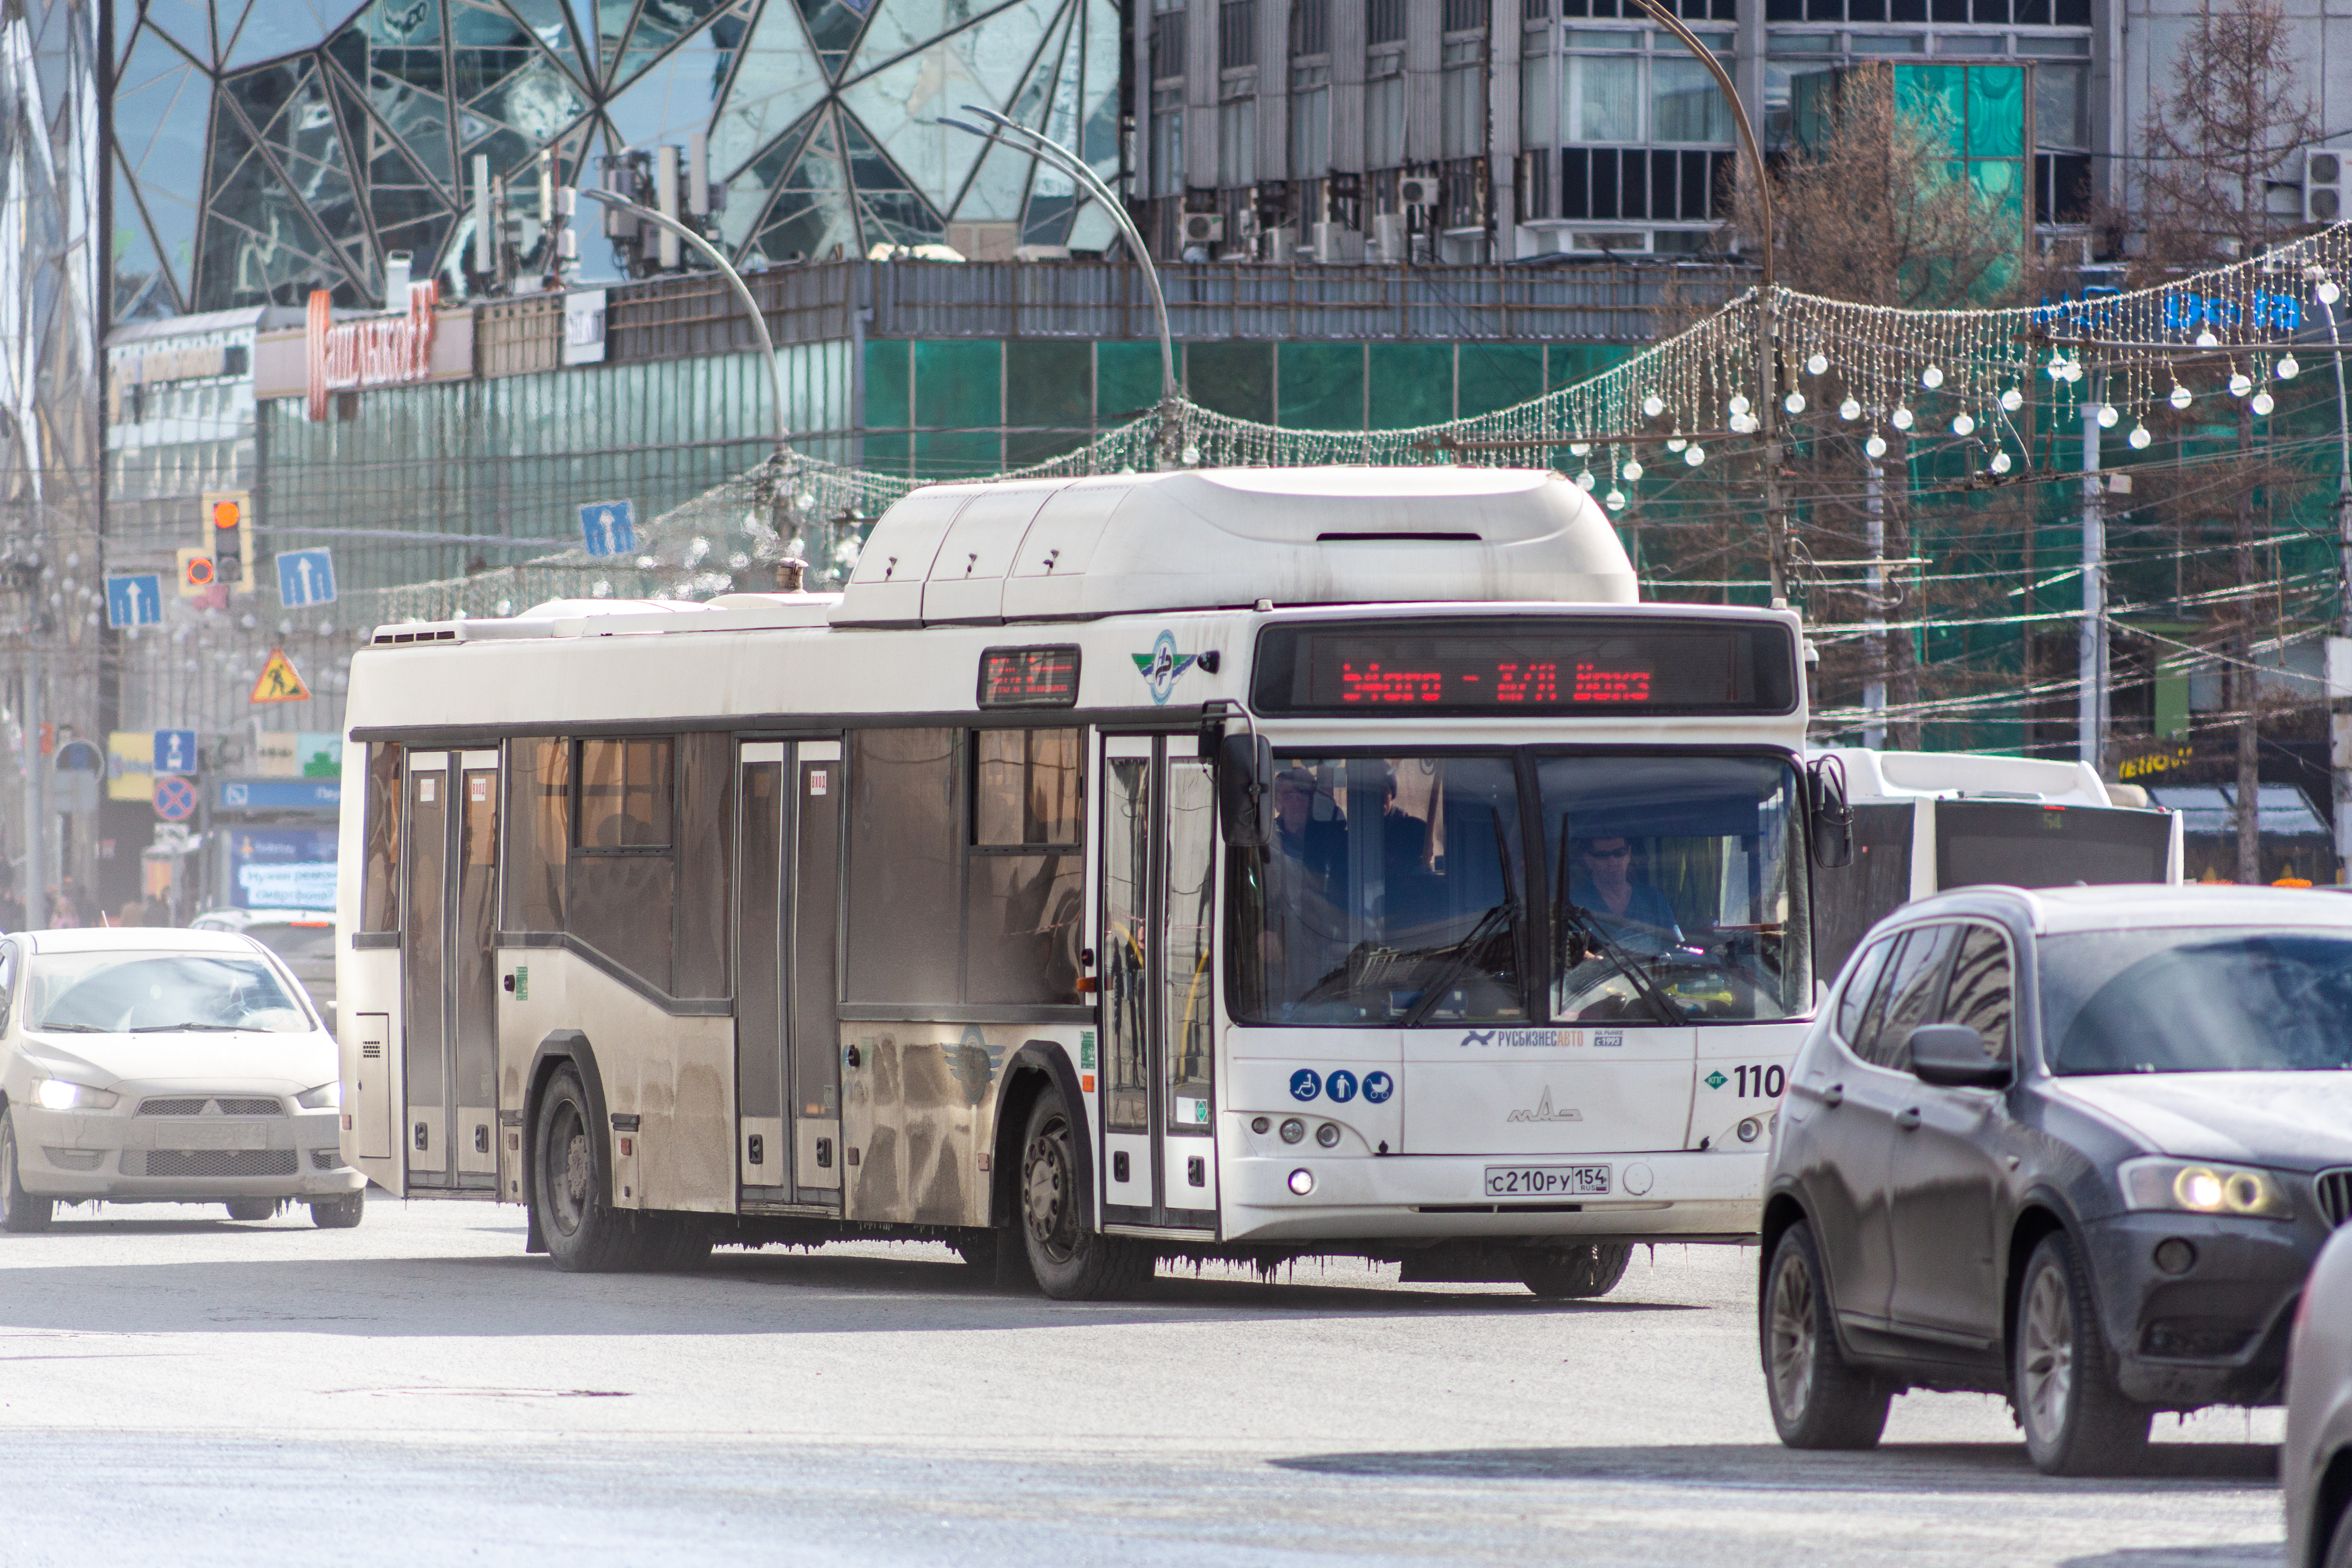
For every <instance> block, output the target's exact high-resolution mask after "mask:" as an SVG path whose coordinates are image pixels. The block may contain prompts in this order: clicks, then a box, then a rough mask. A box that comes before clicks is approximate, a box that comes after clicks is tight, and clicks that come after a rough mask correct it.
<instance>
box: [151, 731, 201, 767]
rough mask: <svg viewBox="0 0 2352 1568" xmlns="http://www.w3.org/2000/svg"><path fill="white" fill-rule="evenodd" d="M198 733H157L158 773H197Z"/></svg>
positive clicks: (156, 764)
mask: <svg viewBox="0 0 2352 1568" xmlns="http://www.w3.org/2000/svg"><path fill="white" fill-rule="evenodd" d="M196 765H197V764H196V732H195V731H194V730H158V731H155V771H156V772H157V773H194V772H195V771H196Z"/></svg>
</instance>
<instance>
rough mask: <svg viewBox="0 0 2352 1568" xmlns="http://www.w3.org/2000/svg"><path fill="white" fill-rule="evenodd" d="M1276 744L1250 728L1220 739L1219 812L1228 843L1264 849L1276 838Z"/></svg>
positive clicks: (1218, 753)
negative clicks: (1274, 797) (1274, 796)
mask: <svg viewBox="0 0 2352 1568" xmlns="http://www.w3.org/2000/svg"><path fill="white" fill-rule="evenodd" d="M1273 789H1274V747H1273V745H1272V744H1271V743H1270V742H1267V740H1266V739H1265V736H1263V735H1254V734H1252V733H1250V732H1249V731H1240V732H1239V733H1236V734H1229V735H1226V736H1225V737H1224V738H1223V739H1222V740H1220V741H1219V742H1217V816H1218V820H1219V822H1220V824H1221V825H1222V826H1223V828H1224V830H1225V843H1226V845H1227V847H1231V848H1234V849H1263V848H1265V847H1266V846H1267V845H1268V844H1269V843H1271V842H1273V838H1274V824H1273V817H1274V802H1273V800H1272V798H1271V797H1272V792H1273Z"/></svg>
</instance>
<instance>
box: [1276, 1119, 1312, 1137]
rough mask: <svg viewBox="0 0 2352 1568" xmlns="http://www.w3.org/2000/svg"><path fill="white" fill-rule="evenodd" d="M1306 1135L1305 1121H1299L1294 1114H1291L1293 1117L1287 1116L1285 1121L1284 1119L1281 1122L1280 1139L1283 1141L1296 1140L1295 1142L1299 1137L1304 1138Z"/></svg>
mask: <svg viewBox="0 0 2352 1568" xmlns="http://www.w3.org/2000/svg"><path fill="white" fill-rule="evenodd" d="M1306 1136H1307V1123H1305V1122H1304V1121H1299V1120H1298V1118H1297V1117H1296V1116H1293V1117H1291V1118H1289V1119H1288V1120H1286V1121H1284V1122H1283V1124H1282V1141H1283V1142H1286V1143H1296V1142H1298V1141H1299V1140H1300V1139H1301V1138H1304V1137H1306Z"/></svg>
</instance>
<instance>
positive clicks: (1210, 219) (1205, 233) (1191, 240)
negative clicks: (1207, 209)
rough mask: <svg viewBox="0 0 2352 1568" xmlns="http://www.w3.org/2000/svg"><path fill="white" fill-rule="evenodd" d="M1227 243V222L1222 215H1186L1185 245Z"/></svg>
mask: <svg viewBox="0 0 2352 1568" xmlns="http://www.w3.org/2000/svg"><path fill="white" fill-rule="evenodd" d="M1224 242H1225V220H1224V216H1223V214H1221V213H1186V214H1185V215H1184V243H1185V244H1187V245H1223V243H1224Z"/></svg>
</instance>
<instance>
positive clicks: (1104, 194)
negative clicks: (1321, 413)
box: [939, 103, 1183, 468]
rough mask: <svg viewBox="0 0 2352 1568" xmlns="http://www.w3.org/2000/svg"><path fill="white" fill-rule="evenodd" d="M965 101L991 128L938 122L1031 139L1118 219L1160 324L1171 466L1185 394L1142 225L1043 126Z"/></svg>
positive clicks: (1163, 426)
mask: <svg viewBox="0 0 2352 1568" xmlns="http://www.w3.org/2000/svg"><path fill="white" fill-rule="evenodd" d="M963 107H964V112H966V113H967V114H974V115H978V116H979V117H980V118H981V119H982V120H985V121H988V123H989V126H990V129H988V130H986V131H982V129H981V128H980V127H979V126H977V125H967V124H965V123H964V122H963V121H961V120H950V119H949V118H948V117H947V116H946V115H944V114H942V115H940V120H939V122H940V124H941V125H945V126H949V127H951V128H953V129H954V130H957V131H961V132H963V133H964V134H966V135H967V136H977V137H980V138H981V139H982V140H983V141H985V142H992V143H993V142H999V141H1001V140H1002V139H1003V133H1004V132H1012V133H1013V135H1015V136H1018V137H1020V138H1021V139H1022V141H1024V142H1027V143H1028V144H1029V148H1030V150H1031V151H1032V152H1034V153H1037V154H1038V155H1039V156H1040V157H1042V158H1044V159H1045V160H1046V161H1047V162H1048V163H1052V164H1053V165H1054V166H1055V168H1057V169H1059V170H1061V171H1062V173H1064V174H1067V175H1069V176H1070V178H1071V179H1073V180H1075V181H1076V182H1077V183H1078V185H1079V187H1080V188H1081V189H1083V190H1084V191H1085V192H1086V193H1087V195H1090V196H1092V197H1094V199H1095V200H1096V201H1097V203H1099V204H1100V205H1102V208H1103V210H1104V211H1106V212H1108V213H1109V214H1110V216H1111V221H1113V222H1114V223H1116V224H1118V228H1119V233H1121V234H1122V235H1124V236H1125V237H1126V238H1127V244H1128V248H1129V249H1130V250H1132V251H1133V252H1134V253H1135V260H1136V265H1137V266H1139V267H1140V268H1143V281H1144V282H1145V283H1146V284H1147V285H1148V286H1149V287H1150V289H1151V310H1152V314H1153V315H1154V316H1155V317H1156V318H1157V319H1158V321H1159V324H1160V466H1161V467H1162V468H1173V467H1174V466H1175V464H1176V458H1177V450H1176V437H1177V435H1178V433H1179V431H1180V429H1181V420H1180V418H1179V408H1180V406H1181V403H1182V401H1183V400H1182V398H1181V396H1180V395H1179V394H1178V392H1177V390H1176V348H1175V342H1174V340H1173V338H1172V337H1171V334H1170V332H1169V330H1168V296H1167V295H1166V294H1164V293H1162V292H1161V291H1160V267H1159V264H1158V263H1157V262H1155V261H1153V260H1152V259H1151V250H1150V247H1148V246H1146V245H1145V244H1144V243H1143V232H1142V230H1140V229H1139V228H1137V227H1136V226H1135V220H1134V219H1133V218H1131V217H1129V216H1128V211H1127V204H1126V203H1125V202H1122V201H1120V200H1119V199H1118V196H1117V195H1114V194H1112V191H1111V188H1110V187H1109V186H1108V185H1107V184H1103V182H1102V179H1101V177H1100V176H1099V175H1097V174H1096V173H1095V172H1094V171H1093V170H1092V169H1090V168H1088V167H1087V164H1086V163H1085V162H1084V161H1083V160H1082V159H1080V158H1079V156H1078V155H1077V154H1076V153H1073V152H1071V151H1070V150H1069V149H1068V148H1067V147H1065V146H1063V145H1062V144H1061V143H1060V142H1056V141H1055V140H1054V139H1053V138H1052V137H1050V136H1048V135H1046V134H1045V132H1042V131H1032V130H1031V129H1029V127H1027V126H1026V125H1024V124H1022V123H1020V122H1019V121H1016V120H1013V119H1011V118H1009V117H1008V116H1005V115H1003V114H999V113H998V112H997V111H996V110H992V109H985V108H982V106H981V105H979V104H977V103H967V104H965V105H964V106H963Z"/></svg>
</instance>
